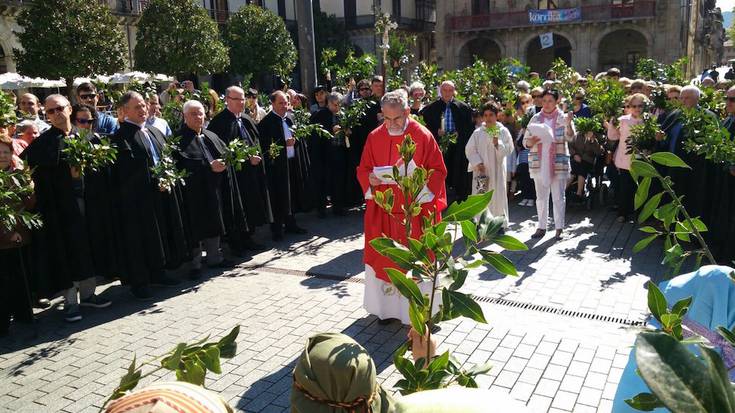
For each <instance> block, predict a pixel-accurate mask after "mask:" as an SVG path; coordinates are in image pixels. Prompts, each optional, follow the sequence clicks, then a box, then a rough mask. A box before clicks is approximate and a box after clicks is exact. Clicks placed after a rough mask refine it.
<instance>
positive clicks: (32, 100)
mask: <svg viewBox="0 0 735 413" xmlns="http://www.w3.org/2000/svg"><path fill="white" fill-rule="evenodd" d="M18 109H20V111H21V113H22V114H23V117H24V118H26V119H28V120H30V121H32V122H33V123H34V124H35V125H36V128H38V133H44V132H46V130H48V128H50V127H51V126H50V125H49V124H48V123H46V122H44V121H42V120H41V118H39V117H38V113H39V112H40V111H41V104H40V103H39V102H38V98H37V97H36V95H34V94H33V93H24V94H22V95H21V96H20V100H19V101H18Z"/></svg>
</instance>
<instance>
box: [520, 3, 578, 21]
mask: <svg viewBox="0 0 735 413" xmlns="http://www.w3.org/2000/svg"><path fill="white" fill-rule="evenodd" d="M528 20H529V21H530V22H531V24H549V23H567V22H576V21H579V20H582V9H581V8H579V7H575V8H573V9H550V10H529V11H528Z"/></svg>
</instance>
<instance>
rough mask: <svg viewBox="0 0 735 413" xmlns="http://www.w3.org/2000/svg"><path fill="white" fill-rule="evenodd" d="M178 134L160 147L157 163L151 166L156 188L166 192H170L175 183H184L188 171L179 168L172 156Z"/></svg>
mask: <svg viewBox="0 0 735 413" xmlns="http://www.w3.org/2000/svg"><path fill="white" fill-rule="evenodd" d="M179 141H181V137H180V136H174V137H171V138H169V139H168V140H167V141H166V142H165V143H164V144H163V147H162V148H161V154H160V156H159V157H158V164H156V165H154V166H152V167H151V173H152V174H153V178H154V179H156V180H157V181H158V188H159V189H162V190H164V191H166V192H171V191H172V190H173V189H174V188H175V187H176V185H178V184H181V185H186V181H184V178H186V177H187V176H188V175H189V173H188V172H187V171H186V170H184V169H179V168H178V167H177V164H176V159H175V158H174V152H176V150H177V148H178V145H179Z"/></svg>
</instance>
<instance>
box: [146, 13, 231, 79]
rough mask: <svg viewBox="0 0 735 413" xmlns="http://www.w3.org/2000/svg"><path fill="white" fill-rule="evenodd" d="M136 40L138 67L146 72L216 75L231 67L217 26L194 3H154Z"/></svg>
mask: <svg viewBox="0 0 735 413" xmlns="http://www.w3.org/2000/svg"><path fill="white" fill-rule="evenodd" d="M136 39H137V44H136V45H135V67H136V68H137V69H138V70H142V71H145V72H154V73H166V74H189V73H195V74H200V73H201V74H204V73H216V72H222V71H224V70H225V68H227V65H228V64H229V57H228V56H227V48H226V47H225V45H224V44H223V42H222V39H221V37H220V35H219V30H218V28H217V23H215V21H214V20H212V18H211V17H209V15H208V14H207V11H206V10H204V9H203V8H201V7H199V6H198V5H196V4H195V3H194V2H193V1H192V0H151V1H150V2H149V3H148V6H146V8H145V10H144V11H143V14H142V15H141V16H140V21H139V22H138V34H137V36H136Z"/></svg>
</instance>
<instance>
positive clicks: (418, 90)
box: [408, 82, 426, 115]
mask: <svg viewBox="0 0 735 413" xmlns="http://www.w3.org/2000/svg"><path fill="white" fill-rule="evenodd" d="M408 96H410V98H411V114H412V115H418V114H419V112H421V109H423V107H424V96H426V86H424V84H423V83H421V82H413V83H411V86H409V88H408Z"/></svg>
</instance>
